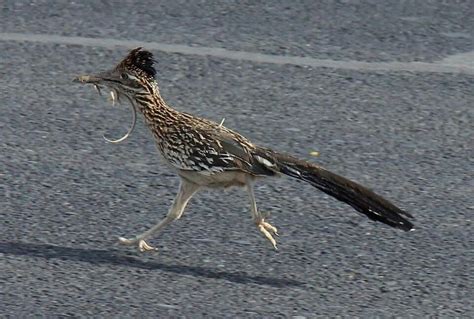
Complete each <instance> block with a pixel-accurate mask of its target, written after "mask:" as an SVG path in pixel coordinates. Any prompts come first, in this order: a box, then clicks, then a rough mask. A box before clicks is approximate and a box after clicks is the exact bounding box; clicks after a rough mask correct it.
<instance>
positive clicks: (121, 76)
mask: <svg viewBox="0 0 474 319" xmlns="http://www.w3.org/2000/svg"><path fill="white" fill-rule="evenodd" d="M120 78H121V79H122V80H127V79H128V75H127V73H122V74H120Z"/></svg>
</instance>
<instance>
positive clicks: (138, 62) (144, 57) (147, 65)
mask: <svg viewBox="0 0 474 319" xmlns="http://www.w3.org/2000/svg"><path fill="white" fill-rule="evenodd" d="M154 63H155V60H154V59H153V53H151V52H150V51H146V50H143V49H142V48H141V47H138V48H136V49H133V50H132V51H130V53H129V54H128V55H127V56H126V57H125V59H123V61H122V62H121V63H120V64H119V66H122V67H125V68H128V69H133V70H135V71H137V72H139V73H141V75H144V76H146V77H148V78H155V75H156V70H155V67H154V65H153V64H154Z"/></svg>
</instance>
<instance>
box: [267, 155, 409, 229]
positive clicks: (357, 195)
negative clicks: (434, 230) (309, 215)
mask: <svg viewBox="0 0 474 319" xmlns="http://www.w3.org/2000/svg"><path fill="white" fill-rule="evenodd" d="M262 151H264V153H261V155H260V154H259V156H261V157H265V158H269V159H271V162H273V163H274V164H275V165H276V167H274V168H273V169H275V168H276V170H277V171H279V172H281V173H283V174H285V175H288V176H291V177H295V178H297V179H300V180H303V181H305V182H308V183H310V184H311V185H313V186H314V187H316V188H317V189H319V190H321V191H323V192H325V193H326V194H328V195H331V196H333V197H335V198H336V199H338V200H340V201H342V202H345V203H347V204H349V205H351V206H352V207H353V208H355V209H356V210H357V211H358V212H360V213H362V214H364V215H367V217H369V218H370V219H372V220H376V221H380V222H382V223H385V224H387V225H390V226H392V227H395V228H399V229H403V230H405V231H408V230H411V229H412V228H413V224H412V223H411V222H409V221H408V220H407V218H406V217H408V218H413V216H412V215H410V214H409V213H407V212H405V211H403V210H401V209H400V208H398V207H396V206H395V205H393V204H392V203H390V202H389V201H388V200H386V199H385V198H383V197H382V196H379V195H377V194H375V193H374V192H373V191H371V190H370V189H368V188H366V187H364V186H362V185H360V184H357V183H355V182H353V181H350V180H348V179H347V178H344V177H342V176H339V175H337V174H334V173H331V172H330V171H327V170H325V169H324V168H322V167H319V166H317V165H315V164H312V163H309V162H306V161H302V160H299V159H297V158H294V157H292V156H289V155H284V154H279V153H276V152H273V151H271V150H263V149H262ZM269 155H270V156H269Z"/></svg>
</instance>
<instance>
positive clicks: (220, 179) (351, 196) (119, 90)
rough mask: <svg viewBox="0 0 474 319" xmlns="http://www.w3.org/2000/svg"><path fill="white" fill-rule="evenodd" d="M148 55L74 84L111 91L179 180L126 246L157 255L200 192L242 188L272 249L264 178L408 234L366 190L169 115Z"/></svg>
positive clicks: (222, 130)
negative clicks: (289, 183) (283, 180)
mask: <svg viewBox="0 0 474 319" xmlns="http://www.w3.org/2000/svg"><path fill="white" fill-rule="evenodd" d="M155 75H156V70H155V68H154V60H153V55H152V53H150V52H149V51H146V50H143V49H142V48H136V49H134V50H132V51H130V53H129V54H128V55H127V56H126V57H125V58H124V59H123V60H122V61H121V62H120V63H119V64H118V65H117V66H116V67H114V68H113V69H112V70H109V71H105V72H101V73H98V74H96V75H82V76H79V77H77V78H76V79H75V81H77V82H81V83H89V84H92V85H94V86H95V88H96V89H97V90H98V91H99V93H100V89H101V88H102V87H106V88H108V89H110V90H111V97H112V100H113V101H115V100H118V99H120V98H121V97H123V98H127V99H128V100H129V101H130V103H131V105H132V109H133V114H134V121H133V125H132V127H131V129H130V130H129V132H128V133H127V135H125V136H124V137H123V138H122V139H119V140H116V141H112V142H118V141H121V140H123V139H124V138H126V137H127V136H128V135H129V133H130V132H131V131H132V130H133V127H134V125H135V119H136V115H135V114H136V110H137V109H138V110H139V111H140V112H141V113H142V114H143V116H144V118H145V122H146V124H147V125H148V127H149V128H150V129H151V132H152V133H153V136H154V137H155V141H156V144H157V146H158V149H159V151H160V153H161V154H162V156H163V158H164V159H165V161H166V163H168V164H169V166H170V167H171V168H172V169H173V170H174V171H176V173H177V174H178V175H179V177H180V179H181V180H180V186H179V191H178V194H177V195H176V198H175V199H174V202H173V204H172V206H171V208H170V209H169V211H168V214H167V215H166V217H165V218H164V219H163V220H161V221H160V222H159V223H158V224H156V225H155V226H153V227H152V228H150V229H149V230H147V231H145V232H144V233H142V234H140V235H137V236H135V237H133V238H130V239H127V238H122V237H121V238H119V241H120V242H121V243H123V244H126V245H137V246H138V249H139V250H140V251H146V250H154V248H153V247H151V246H150V245H148V244H147V243H146V241H145V240H146V239H148V238H149V237H150V236H151V235H152V234H155V233H157V232H159V231H160V230H162V229H163V227H165V226H166V225H167V224H169V223H170V222H172V221H174V220H176V219H178V218H180V217H181V215H182V214H183V211H184V209H185V206H186V204H187V203H188V201H189V200H190V199H191V197H192V196H193V195H194V194H195V193H196V192H197V191H198V190H200V189H202V188H205V187H206V188H225V187H229V186H243V187H245V188H246V190H247V192H248V195H249V199H250V212H251V214H252V218H253V221H254V222H255V224H256V225H257V228H258V230H259V231H260V232H262V234H263V235H264V236H265V237H266V238H267V239H268V240H269V241H270V242H271V243H272V245H273V247H274V248H275V249H276V242H275V239H274V238H273V235H277V229H276V228H275V227H273V226H272V225H270V224H269V223H268V222H267V221H266V220H265V217H266V216H265V215H264V214H262V213H261V212H260V211H259V210H258V209H257V204H256V202H255V195H254V190H253V184H254V181H255V180H257V179H260V178H263V177H268V176H275V175H280V174H284V175H288V176H291V177H294V178H297V179H299V180H303V181H305V182H308V183H309V184H311V185H313V186H314V187H316V188H317V189H319V190H321V191H323V192H325V193H327V194H329V195H331V196H333V197H335V198H336V199H338V200H340V201H342V202H345V203H347V204H349V205H351V206H352V207H353V208H355V209H356V210H357V211H358V212H360V213H362V214H365V215H367V217H369V218H370V219H372V220H376V221H380V222H383V223H385V224H387V225H390V226H392V227H396V228H399V229H403V230H405V231H408V230H410V229H412V228H413V224H412V223H410V222H409V221H408V220H407V219H406V218H407V217H409V218H412V216H411V215H410V214H409V213H407V212H405V211H403V210H401V209H399V208H398V207H396V206H395V205H393V204H392V203H390V202H389V201H387V200H386V199H384V198H382V197H381V196H379V195H377V194H375V193H374V192H372V191H371V190H369V189H367V188H365V187H364V186H361V185H359V184H357V183H355V182H353V181H350V180H348V179H346V178H344V177H342V176H339V175H337V174H334V173H331V172H330V171H327V170H326V169H324V168H322V167H320V166H317V165H315V164H312V163H309V162H306V161H304V160H300V159H297V158H295V157H293V156H290V155H286V154H282V153H278V152H276V151H273V150H271V149H268V148H264V147H260V146H257V145H255V144H253V143H252V142H250V141H249V140H248V139H246V138H245V137H243V136H242V135H240V134H238V133H236V132H234V131H232V130H230V129H228V128H226V127H225V126H223V125H222V123H221V124H218V123H215V122H212V121H209V120H206V119H202V118H199V117H196V116H193V115H190V114H187V113H183V112H179V111H177V110H175V109H173V108H171V107H170V106H169V105H168V104H166V102H165V101H164V100H163V98H162V96H161V94H160V91H159V89H158V84H157V82H156V80H155Z"/></svg>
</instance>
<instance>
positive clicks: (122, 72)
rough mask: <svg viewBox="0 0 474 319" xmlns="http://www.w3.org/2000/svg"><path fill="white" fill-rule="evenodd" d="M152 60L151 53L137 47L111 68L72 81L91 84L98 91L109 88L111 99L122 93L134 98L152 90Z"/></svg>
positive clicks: (118, 96)
mask: <svg viewBox="0 0 474 319" xmlns="http://www.w3.org/2000/svg"><path fill="white" fill-rule="evenodd" d="M154 62H155V61H154V59H153V54H152V53H151V52H149V51H146V50H143V49H142V48H140V47H139V48H136V49H133V50H131V51H130V52H129V53H128V55H127V56H126V57H125V58H124V59H123V60H122V61H120V62H119V63H118V64H117V66H115V67H114V68H113V69H111V70H107V71H103V72H100V73H97V74H92V75H81V76H78V77H76V78H75V79H74V81H75V82H79V83H84V84H92V85H94V87H95V88H96V89H97V90H98V91H99V93H100V90H101V89H102V88H107V89H109V90H111V92H112V93H111V97H112V99H113V100H114V99H117V100H118V99H119V98H120V97H121V96H122V95H124V96H126V97H128V98H129V99H134V98H135V96H136V94H138V93H144V94H146V93H150V92H152V91H153V89H154V86H155V85H156V82H155V75H156V70H155V68H154Z"/></svg>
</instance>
